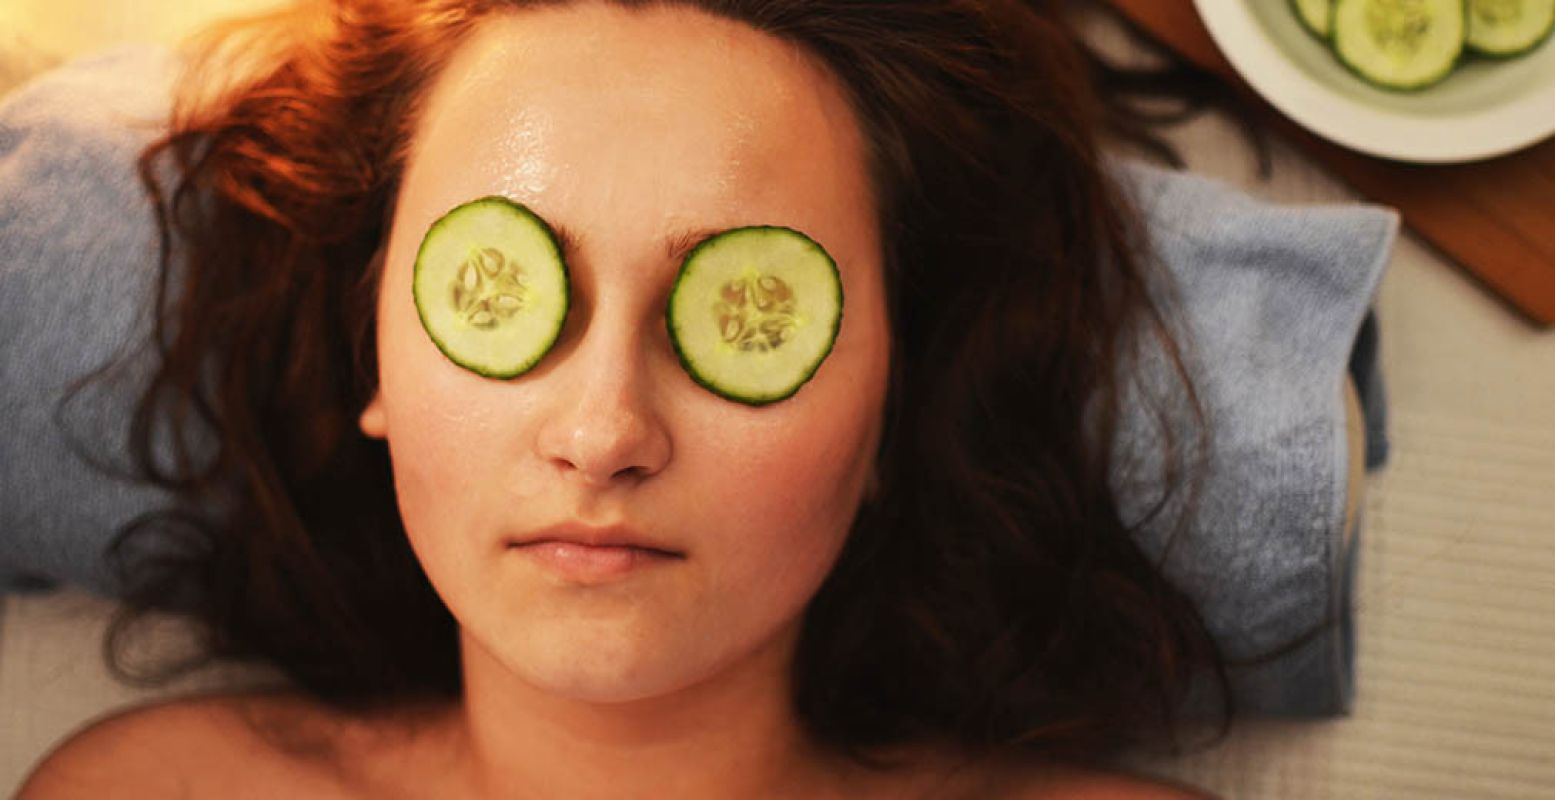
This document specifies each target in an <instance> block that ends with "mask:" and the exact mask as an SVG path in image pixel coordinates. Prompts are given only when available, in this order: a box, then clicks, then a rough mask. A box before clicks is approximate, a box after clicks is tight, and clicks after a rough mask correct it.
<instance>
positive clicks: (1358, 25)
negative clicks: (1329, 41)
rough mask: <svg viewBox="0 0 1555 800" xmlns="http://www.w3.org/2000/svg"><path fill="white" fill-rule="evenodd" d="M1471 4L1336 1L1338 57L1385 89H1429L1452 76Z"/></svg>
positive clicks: (1435, 0)
mask: <svg viewBox="0 0 1555 800" xmlns="http://www.w3.org/2000/svg"><path fill="white" fill-rule="evenodd" d="M1466 2H1467V0H1337V2H1335V4H1334V19H1333V25H1334V28H1333V47H1334V54H1335V55H1337V56H1338V57H1339V60H1340V62H1342V63H1343V64H1344V65H1345V66H1346V67H1349V68H1350V69H1351V70H1352V71H1354V72H1355V74H1356V75H1359V76H1360V77H1361V78H1362V79H1363V80H1365V81H1367V82H1369V83H1371V84H1373V85H1375V86H1379V87H1381V88H1384V89H1396V90H1415V89H1424V88H1425V87H1427V86H1430V85H1432V84H1434V83H1437V82H1438V81H1440V80H1442V79H1443V78H1445V77H1447V75H1448V73H1450V72H1452V68H1453V66H1454V65H1456V64H1457V62H1458V58H1459V56H1460V55H1462V53H1463V43H1464V39H1465V37H1466V35H1467V27H1468V13H1467V12H1468V8H1467V5H1466Z"/></svg>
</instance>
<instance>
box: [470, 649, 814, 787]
mask: <svg viewBox="0 0 1555 800" xmlns="http://www.w3.org/2000/svg"><path fill="white" fill-rule="evenodd" d="M797 630H798V629H797V626H796V627H794V628H793V629H791V630H790V631H789V632H787V633H785V634H784V635H782V636H780V637H776V638H775V639H774V641H773V642H772V643H771V644H769V645H768V646H766V647H764V648H763V649H762V650H760V651H758V652H757V653H755V654H753V655H752V656H751V657H749V658H748V659H746V660H745V661H744V662H742V663H740V664H736V665H734V666H731V667H730V668H728V669H725V670H724V671H723V672H722V673H720V674H718V675H716V676H714V677H711V678H708V679H706V680H704V681H701V682H698V683H695V684H693V685H690V686H687V687H684V688H682V689H680V690H677V691H675V692H672V693H669V694H665V695H661V696H656V697H649V698H643V699H637V700H630V701H625V702H613V703H599V702H590V701H585V700H578V699H575V698H570V697H565V696H561V695H558V694H555V693H549V692H546V691H542V690H541V689H539V688H537V687H535V686H533V685H530V684H528V683H526V682H525V681H524V680H523V679H522V678H520V677H519V676H518V675H516V674H515V673H514V672H513V671H512V670H511V669H509V668H507V667H506V666H505V665H504V664H502V663H501V662H499V661H497V660H496V659H495V658H494V657H493V656H492V654H491V653H490V651H488V650H486V649H485V648H484V647H482V646H481V645H480V644H479V643H478V642H476V641H474V640H473V639H471V638H470V637H469V636H468V634H461V642H460V648H461V652H462V655H463V664H464V687H465V688H464V699H463V704H462V714H461V717H462V719H461V720H460V723H459V727H460V728H462V731H461V733H460V737H461V738H463V739H464V740H465V743H466V745H467V746H466V747H464V748H461V749H462V750H464V752H465V754H466V756H467V758H468V765H469V770H470V771H469V777H470V780H471V781H472V782H473V787H472V789H473V791H474V793H475V795H476V796H481V797H502V798H530V797H535V798H540V797H568V798H606V797H609V798H619V797H631V796H644V797H649V796H651V797H677V798H693V799H694V798H728V797H749V798H780V797H801V796H803V797H817V796H821V791H822V787H823V786H824V785H826V784H830V785H831V786H832V787H836V786H837V784H838V782H837V779H836V778H837V776H838V775H840V773H839V772H838V771H837V770H836V768H835V766H827V765H828V764H834V763H835V762H832V761H831V760H830V759H828V758H826V757H824V756H822V755H821V754H820V753H818V752H817V751H816V750H815V748H813V747H812V746H811V745H810V744H809V743H808V740H807V738H806V737H805V736H804V734H803V731H802V729H801V727H800V726H799V724H798V719H797V717H796V716H795V714H794V712H793V708H792V705H791V701H790V697H791V695H790V688H791V678H790V672H789V670H790V667H791V658H792V654H793V650H794V646H795V643H796V641H797Z"/></svg>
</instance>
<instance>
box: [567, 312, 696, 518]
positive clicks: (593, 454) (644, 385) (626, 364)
mask: <svg viewBox="0 0 1555 800" xmlns="http://www.w3.org/2000/svg"><path fill="white" fill-rule="evenodd" d="M598 321H599V320H596V322H598ZM552 355H553V356H556V357H558V362H557V363H556V364H555V365H553V366H552V367H551V370H550V372H551V374H550V376H549V377H550V378H551V379H552V386H551V387H550V388H549V389H548V391H550V392H551V397H550V398H548V401H549V403H548V406H547V408H548V409H549V413H548V414H547V415H546V418H545V419H544V421H543V422H542V425H541V429H540V431H539V434H538V439H537V447H538V448H539V454H540V456H541V457H542V458H543V459H544V460H545V461H546V463H547V464H549V465H551V466H552V467H554V468H555V469H556V470H557V471H558V472H560V473H561V474H562V476H563V477H564V478H566V479H569V480H573V481H577V482H579V483H581V484H584V485H585V486H588V487H591V488H598V489H604V488H610V487H612V486H616V485H621V484H623V483H636V482H641V481H642V480H643V479H644V478H647V477H648V476H650V475H653V474H655V473H657V472H659V471H660V470H661V469H663V468H664V465H665V464H666V463H668V461H669V458H670V451H671V443H670V436H669V432H668V431H667V430H666V428H665V425H664V422H663V419H662V417H661V416H660V415H659V413H658V410H657V404H656V402H655V397H654V394H653V390H654V385H653V377H652V375H650V374H649V373H650V370H649V367H650V366H651V365H650V363H649V359H648V357H647V355H648V354H647V353H645V352H644V350H643V347H642V339H641V338H640V337H638V336H635V335H632V334H631V333H630V332H628V331H625V330H611V329H607V328H605V327H602V326H601V325H598V324H591V325H589V331H588V332H587V333H586V335H584V336H583V338H582V339H581V340H580V341H579V342H578V343H577V346H576V347H573V348H570V349H569V351H568V352H559V353H553V354H552Z"/></svg>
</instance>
